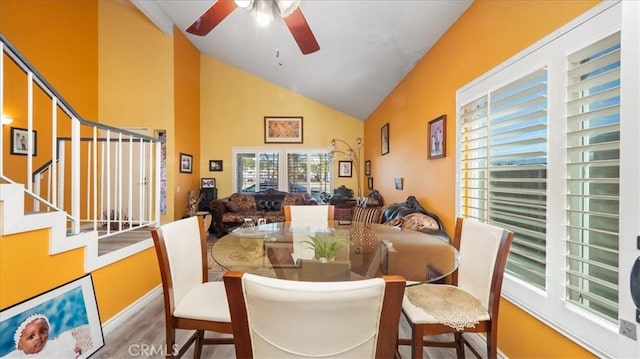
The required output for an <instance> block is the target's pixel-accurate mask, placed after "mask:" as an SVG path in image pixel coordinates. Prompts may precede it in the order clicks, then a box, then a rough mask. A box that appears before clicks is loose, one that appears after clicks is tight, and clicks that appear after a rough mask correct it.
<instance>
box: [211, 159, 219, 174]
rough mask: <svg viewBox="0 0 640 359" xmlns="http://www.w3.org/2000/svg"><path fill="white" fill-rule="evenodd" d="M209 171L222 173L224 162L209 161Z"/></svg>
mask: <svg viewBox="0 0 640 359" xmlns="http://www.w3.org/2000/svg"><path fill="white" fill-rule="evenodd" d="M209 171H211V172H219V171H222V160H210V161H209Z"/></svg>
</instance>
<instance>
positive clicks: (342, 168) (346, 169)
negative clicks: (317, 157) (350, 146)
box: [338, 161, 353, 177]
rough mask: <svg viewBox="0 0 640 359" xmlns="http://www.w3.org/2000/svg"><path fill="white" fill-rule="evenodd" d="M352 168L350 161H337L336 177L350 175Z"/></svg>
mask: <svg viewBox="0 0 640 359" xmlns="http://www.w3.org/2000/svg"><path fill="white" fill-rule="evenodd" d="M352 170H353V162H352V161H338V177H351V176H352Z"/></svg>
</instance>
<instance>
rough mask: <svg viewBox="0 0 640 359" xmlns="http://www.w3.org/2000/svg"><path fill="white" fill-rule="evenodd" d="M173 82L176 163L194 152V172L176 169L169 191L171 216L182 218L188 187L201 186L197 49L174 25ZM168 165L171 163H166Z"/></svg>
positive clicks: (194, 189)
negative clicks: (171, 193)
mask: <svg viewBox="0 0 640 359" xmlns="http://www.w3.org/2000/svg"><path fill="white" fill-rule="evenodd" d="M173 33H174V37H173V38H174V52H173V57H174V64H175V66H174V86H175V91H174V93H175V97H174V101H175V126H174V128H175V138H176V139H177V140H176V145H175V152H174V156H173V157H174V159H173V160H174V161H175V163H176V165H178V164H179V163H180V162H179V161H180V160H179V158H180V157H179V156H180V153H181V152H182V153H186V154H190V155H192V156H193V162H192V169H193V173H179V170H178V169H176V170H175V171H174V172H175V173H176V177H175V178H176V182H175V186H172V188H168V191H170V192H173V191H174V190H175V191H177V188H178V187H180V192H176V194H175V201H174V206H173V207H174V209H175V212H174V218H175V219H178V218H181V217H182V216H183V215H184V214H185V212H186V207H187V196H188V193H189V191H191V190H193V191H197V190H198V189H199V188H200V177H201V176H200V166H199V164H200V135H199V132H200V52H199V51H198V49H196V48H195V47H194V46H193V45H192V44H191V42H189V40H188V39H187V38H186V37H185V36H184V35H183V34H182V33H181V32H180V30H179V29H177V28H174V31H173ZM168 168H171V167H168Z"/></svg>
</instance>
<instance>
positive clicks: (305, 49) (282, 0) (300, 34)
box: [187, 0, 320, 55]
mask: <svg viewBox="0 0 640 359" xmlns="http://www.w3.org/2000/svg"><path fill="white" fill-rule="evenodd" d="M236 7H240V8H243V9H247V10H254V9H255V11H256V13H257V16H260V15H261V14H267V15H268V14H271V15H273V13H276V12H277V13H278V14H280V16H282V19H283V20H284V23H285V24H286V25H287V27H288V28H289V31H290V32H291V35H293V38H294V39H295V40H296V43H298V47H300V51H302V53H303V54H305V55H307V54H311V53H314V52H316V51H318V50H320V45H318V41H316V37H315V36H314V35H313V32H312V31H311V28H310V27H309V23H307V19H305V17H304V15H303V14H302V10H301V9H300V0H218V1H216V2H215V3H214V4H213V5H212V6H211V7H210V8H209V9H208V10H207V11H205V12H204V13H203V14H202V15H200V17H199V18H198V19H197V20H196V21H195V22H194V23H193V24H191V26H189V28H188V29H187V32H188V33H190V34H194V35H198V36H206V35H207V34H208V33H209V32H211V30H213V28H214V27H216V26H217V25H218V24H219V23H221V22H222V20H224V19H225V18H226V17H227V16H229V14H231V12H232V11H233V10H235V9H236Z"/></svg>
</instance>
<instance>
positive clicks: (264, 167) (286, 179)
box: [233, 148, 333, 202]
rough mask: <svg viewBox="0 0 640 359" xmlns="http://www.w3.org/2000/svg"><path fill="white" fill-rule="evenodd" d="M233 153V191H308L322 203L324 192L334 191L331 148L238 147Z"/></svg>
mask: <svg viewBox="0 0 640 359" xmlns="http://www.w3.org/2000/svg"><path fill="white" fill-rule="evenodd" d="M233 152H234V163H233V183H234V192H247V193H253V192H258V191H264V190H266V189H268V188H273V189H276V190H280V191H285V192H292V193H295V192H308V193H310V194H311V196H312V197H313V198H315V199H316V200H317V201H319V202H321V201H322V200H321V198H322V193H323V192H327V193H331V188H332V185H331V178H332V176H331V173H332V172H331V171H332V168H333V163H332V162H331V157H330V153H329V150H326V149H322V150H312V149H309V150H305V149H295V150H291V149H287V150H285V149H276V150H274V149H272V148H269V150H262V149H241V148H236V149H234V150H233ZM282 159H285V160H284V161H283V160H282Z"/></svg>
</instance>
